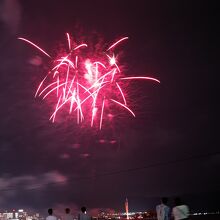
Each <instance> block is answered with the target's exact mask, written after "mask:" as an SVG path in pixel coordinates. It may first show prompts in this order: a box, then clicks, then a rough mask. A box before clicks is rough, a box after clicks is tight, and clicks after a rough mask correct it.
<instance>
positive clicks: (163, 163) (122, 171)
mask: <svg viewBox="0 0 220 220" xmlns="http://www.w3.org/2000/svg"><path fill="white" fill-rule="evenodd" d="M216 155H220V152H214V153H208V154H200V155H193V156H190V157H186V158H181V159H175V160H170V161H166V162H158V163H152V164H148V165H145V166H141V167H134V168H129V169H123V170H116V171H112V172H104V173H100V174H96V175H92V176H84V177H78V178H74V179H72V180H69V181H68V182H75V181H79V180H89V179H94V178H99V177H105V176H112V175H119V174H124V173H129V172H135V171H139V170H145V169H150V168H153V167H160V166H167V165H170V164H176V163H181V162H185V161H190V160H198V159H202V158H206V157H211V156H216ZM64 183H66V181H56V182H52V183H47V184H39V185H35V187H32V188H27V189H24V188H22V190H25V191H26V190H27V191H29V190H38V189H41V188H42V186H47V185H48V186H54V185H55V186H56V185H60V184H64ZM17 189H20V187H10V188H5V189H0V192H5V191H13V190H17Z"/></svg>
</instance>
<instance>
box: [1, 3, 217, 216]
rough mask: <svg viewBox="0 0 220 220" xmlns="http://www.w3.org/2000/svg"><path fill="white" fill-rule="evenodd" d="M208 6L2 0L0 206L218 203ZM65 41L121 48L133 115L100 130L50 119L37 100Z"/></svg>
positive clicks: (212, 16)
mask: <svg viewBox="0 0 220 220" xmlns="http://www.w3.org/2000/svg"><path fill="white" fill-rule="evenodd" d="M218 13H219V11H218V10H217V6H216V5H215V4H214V2H212V3H208V1H168V2H167V1H115V0H114V1H74V0H72V1H70V0H69V1H67V0H62V1H58V0H57V1H52V0H47V1H45V0H32V1H25V0H20V1H19V0H2V1H1V2H0V60H1V64H0V84H1V86H0V97H1V98H0V102H1V108H0V117H1V120H0V121H1V123H0V209H12V208H27V209H31V210H41V211H42V213H46V209H47V208H48V207H53V208H55V209H56V210H57V211H58V210H60V209H62V208H63V207H66V206H69V207H71V209H72V210H77V209H78V208H79V207H81V206H82V205H86V206H87V207H88V208H89V209H90V211H92V212H94V211H95V210H99V209H102V210H105V209H109V210H113V209H114V210H118V211H120V210H121V211H123V210H124V201H125V198H126V197H127V198H128V200H129V208H130V210H131V211H144V210H148V209H154V207H155V206H156V205H157V203H159V198H160V197H161V196H168V197H170V198H171V199H170V205H171V206H172V205H173V204H172V198H173V197H174V196H181V197H183V198H184V199H185V202H186V203H187V204H188V205H189V207H190V209H191V210H204V209H208V210H217V209H218V208H220V207H219V204H220V201H219V196H220V191H219V189H220V178H219V169H220V163H219V159H220V154H219V153H220V151H219V132H218V131H219V129H218V127H217V125H216V124H217V118H218V117H217V116H218V114H217V105H218V102H219V99H218V98H217V94H218V93H217V91H218V81H217V78H218V71H217V70H218V69H217V58H218V57H219V51H217V42H218V39H217V32H218V30H219V24H218V22H217V21H218V17H217V14H218ZM66 32H69V33H71V35H72V36H74V35H75V36H78V35H80V34H81V35H83V36H84V37H85V38H86V37H87V38H89V37H88V36H92V35H96V36H97V35H98V36H100V38H102V39H103V40H104V42H106V43H109V44H111V43H112V42H114V41H115V39H119V38H120V37H123V36H129V40H128V41H127V42H126V43H124V44H123V46H122V47H121V48H123V57H122V61H123V62H124V63H125V64H126V68H125V74H126V75H133V76H135V75H146V76H152V77H157V78H158V79H160V81H161V84H159V85H158V84H155V83H152V82H136V83H132V84H131V85H130V87H129V89H130V90H132V94H131V98H132V99H133V104H134V106H133V107H134V108H133V109H134V111H135V113H136V116H137V117H136V118H135V119H134V118H132V117H130V115H129V114H126V113H125V114H124V115H123V116H122V117H119V119H118V121H117V123H114V125H113V126H106V127H105V128H104V129H103V130H102V131H101V132H100V131H95V130H92V129H90V128H89V126H87V127H84V126H78V125H77V124H76V123H75V121H74V120H69V118H65V117H64V118H61V117H60V118H59V120H58V121H57V122H55V123H51V121H49V120H48V119H49V117H50V115H51V113H52V110H53V106H51V105H50V103H48V102H46V101H42V100H40V99H35V98H34V94H35V91H36V88H37V86H38V84H39V83H40V81H41V80H42V78H43V76H44V74H45V72H46V71H47V62H48V59H47V58H45V56H44V55H42V54H41V53H39V52H38V51H37V50H35V49H34V48H33V47H31V46H29V45H27V44H25V43H24V42H21V41H19V40H17V37H20V36H21V37H26V38H28V39H31V40H32V41H34V42H37V43H38V44H39V45H41V46H42V47H43V48H44V49H45V50H46V51H49V52H51V53H53V52H54V50H56V45H60V44H61V43H64V42H65V40H66V39H65V33H66Z"/></svg>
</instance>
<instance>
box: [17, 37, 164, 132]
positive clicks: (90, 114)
mask: <svg viewBox="0 0 220 220" xmlns="http://www.w3.org/2000/svg"><path fill="white" fill-rule="evenodd" d="M66 36H67V43H68V50H69V51H68V52H66V54H64V55H62V56H59V57H58V58H56V59H55V60H54V61H53V63H54V65H53V67H52V68H51V70H50V71H49V73H48V74H47V75H46V76H45V77H44V79H43V80H42V81H41V83H40V84H39V86H38V88H37V91H36V94H35V97H37V96H39V97H42V99H45V98H55V100H56V105H55V109H54V112H53V113H52V115H51V117H50V120H52V121H53V122H54V121H55V119H56V115H57V113H58V112H59V111H60V110H62V109H63V108H64V106H67V108H68V112H69V114H71V113H74V112H75V113H76V121H77V123H78V124H79V123H81V122H83V121H84V120H85V119H89V120H90V125H91V127H94V126H96V127H99V129H100V130H101V129H102V126H103V123H104V121H105V120H109V115H114V114H113V112H112V109H114V106H115V105H118V106H119V107H120V108H122V109H125V110H127V111H128V113H130V114H131V115H132V116H133V117H135V113H134V112H133V111H132V110H131V109H130V107H129V106H128V103H127V101H126V96H127V94H125V92H124V91H125V88H124V87H125V84H124V81H127V80H138V79H140V80H152V81H155V82H157V83H160V81H159V80H158V79H155V78H152V77H144V76H138V77H125V76H124V75H123V74H122V71H121V68H120V65H119V61H118V59H117V56H115V54H114V53H113V50H114V49H115V47H116V46H118V44H119V43H121V42H123V41H124V40H127V39H128V37H124V38H121V39H119V40H118V41H117V42H116V43H114V44H112V45H110V46H109V47H108V49H107V50H106V51H101V52H102V53H100V51H97V52H94V53H93V56H92V57H91V55H88V54H91V52H90V51H89V47H88V45H87V44H85V43H82V44H79V45H76V44H75V43H74V42H72V41H71V37H70V35H69V34H68V33H67V34H66ZM18 39H20V40H23V41H25V42H27V43H29V44H31V45H32V46H34V47H35V48H37V49H38V50H39V51H41V52H42V53H43V54H44V55H46V56H47V57H49V58H51V56H50V55H49V54H48V53H47V52H45V51H44V50H43V49H41V48H40V47H39V46H37V45H36V44H34V43H33V42H31V41H29V40H27V39H25V38H18ZM89 52H90V53H89ZM100 54H101V55H100ZM65 109H66V107H65Z"/></svg>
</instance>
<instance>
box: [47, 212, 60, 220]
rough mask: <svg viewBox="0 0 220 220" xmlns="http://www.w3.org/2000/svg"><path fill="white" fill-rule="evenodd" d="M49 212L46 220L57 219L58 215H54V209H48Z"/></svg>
mask: <svg viewBox="0 0 220 220" xmlns="http://www.w3.org/2000/svg"><path fill="white" fill-rule="evenodd" d="M48 214H49V215H48V216H47V217H46V220H57V217H56V216H54V215H53V209H48Z"/></svg>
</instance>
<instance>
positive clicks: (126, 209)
mask: <svg viewBox="0 0 220 220" xmlns="http://www.w3.org/2000/svg"><path fill="white" fill-rule="evenodd" d="M125 212H126V215H127V219H129V217H128V199H127V198H126V200H125Z"/></svg>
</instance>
